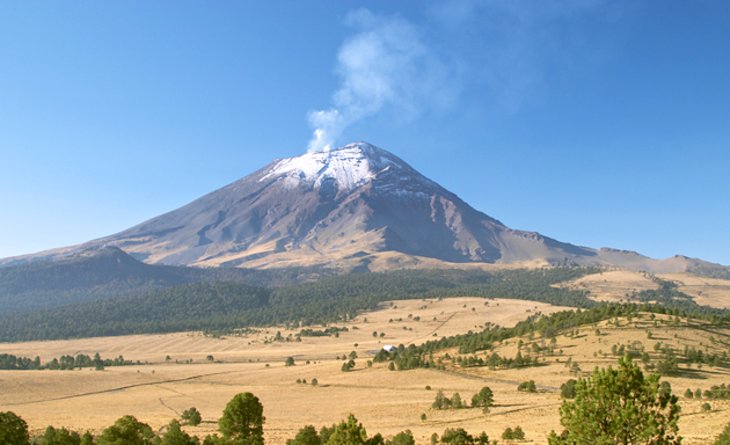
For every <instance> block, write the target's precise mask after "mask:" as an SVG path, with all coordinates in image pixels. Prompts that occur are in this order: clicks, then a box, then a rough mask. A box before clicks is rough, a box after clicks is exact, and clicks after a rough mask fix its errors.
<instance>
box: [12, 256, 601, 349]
mask: <svg viewBox="0 0 730 445" xmlns="http://www.w3.org/2000/svg"><path fill="white" fill-rule="evenodd" d="M595 272H596V270H594V269H586V268H553V269H542V270H512V271H502V272H483V271H463V270H414V271H398V272H388V273H367V274H352V275H344V276H335V277H329V278H324V279H321V280H318V281H315V282H310V283H304V284H298V285H292V286H284V287H269V288H266V287H260V286H250V285H247V284H242V283H237V282H231V281H210V282H200V283H191V284H183V285H178V286H173V287H168V288H164V289H155V290H150V291H147V292H143V293H140V294H136V295H123V296H119V297H116V298H106V299H101V300H96V301H86V302H81V303H75V304H70V305H65V306H61V307H55V308H50V309H42V310H30V311H23V312H16V313H10V314H5V315H0V341H20V340H31V339H54V338H67V337H89V336H100V335H122V334H132V333H152V332H173V331H181V330H225V329H232V328H237V327H245V326H260V325H269V324H275V323H286V322H303V323H304V324H311V323H321V322H331V321H336V320H341V319H346V318H347V317H352V316H354V315H356V314H357V313H359V312H361V311H364V310H368V309H373V308H375V307H376V306H377V305H378V303H381V302H383V301H387V300H392V299H403V298H425V297H450V296H467V295H468V296H484V297H501V298H521V299H528V300H534V301H542V302H546V303H552V304H559V305H566V306H574V307H589V306H592V305H593V304H594V303H593V302H591V301H590V300H588V299H587V298H586V295H585V292H584V291H576V290H566V289H559V288H554V287H552V286H551V284H555V283H559V282H563V281H566V280H570V279H575V278H578V277H580V276H582V275H584V274H588V273H595Z"/></svg>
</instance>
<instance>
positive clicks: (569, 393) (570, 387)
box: [560, 379, 577, 399]
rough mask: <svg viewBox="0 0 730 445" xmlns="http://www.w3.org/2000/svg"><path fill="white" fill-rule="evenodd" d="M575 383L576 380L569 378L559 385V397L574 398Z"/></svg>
mask: <svg viewBox="0 0 730 445" xmlns="http://www.w3.org/2000/svg"><path fill="white" fill-rule="evenodd" d="M576 383H577V380H575V379H570V380H568V381H567V382H565V383H563V384H562V385H560V397H562V398H563V399H574V398H575V384H576Z"/></svg>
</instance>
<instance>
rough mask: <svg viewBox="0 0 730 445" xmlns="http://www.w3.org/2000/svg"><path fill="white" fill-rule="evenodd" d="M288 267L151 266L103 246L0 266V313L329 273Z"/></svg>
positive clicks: (280, 282)
mask: <svg viewBox="0 0 730 445" xmlns="http://www.w3.org/2000/svg"><path fill="white" fill-rule="evenodd" d="M331 273H332V272H328V271H326V270H315V269H304V268H291V269H280V270H275V271H266V270H253V269H236V268H210V269H202V268H194V267H174V266H157V265H150V264H145V263H143V262H140V261H137V260H136V259H134V258H132V257H131V256H129V255H127V254H126V253H124V252H123V251H122V250H120V249H117V248H115V247H106V248H102V249H98V250H93V251H88V252H85V253H82V254H78V255H74V256H70V257H68V258H64V259H62V260H56V261H37V262H32V263H26V264H21V265H15V266H5V267H0V314H2V313H10V312H19V311H27V310H34V309H48V308H54V307H60V306H65V305H69V304H75V303H80V302H85V301H95V300H102V299H108V298H118V297H120V296H125V295H140V294H145V293H149V292H152V291H155V290H158V289H163V288H167V287H173V286H180V285H183V284H192V283H200V282H220V281H226V282H235V283H244V284H248V285H253V286H265V287H269V286H281V285H285V284H293V283H297V282H301V281H306V280H309V279H313V278H316V277H320V276H323V275H327V274H331Z"/></svg>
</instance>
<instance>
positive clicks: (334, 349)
mask: <svg viewBox="0 0 730 445" xmlns="http://www.w3.org/2000/svg"><path fill="white" fill-rule="evenodd" d="M606 308H608V310H605V309H596V310H595V311H584V313H583V314H582V315H578V316H577V315H576V314H575V313H574V312H572V311H571V312H565V309H566V308H564V307H559V306H553V305H547V304H543V303H536V302H529V301H524V300H505V299H484V298H474V297H466V298H448V299H438V298H431V299H429V298H427V299H412V300H395V301H388V302H383V303H382V304H381V305H380V306H379V307H378V308H376V309H375V310H374V311H371V312H367V313H364V314H362V315H360V316H358V317H355V318H353V319H351V320H348V321H341V322H338V323H334V324H329V325H328V326H323V325H318V326H312V327H311V329H312V330H313V331H320V332H324V331H325V329H326V328H337V334H336V335H335V334H331V335H321V336H319V335H318V336H314V335H304V332H305V331H304V330H303V328H301V327H298V326H288V327H287V326H269V327H263V328H260V329H254V330H239V331H233V332H230V333H228V334H226V335H223V336H213V335H203V334H201V333H196V332H189V333H177V334H165V335H139V336H126V337H107V338H96V339H92V340H89V339H83V340H64V341H50V342H28V343H16V344H0V349H2V350H3V351H7V352H10V353H13V354H16V355H19V356H26V357H28V356H29V357H33V356H35V355H40V356H41V359H42V360H43V361H44V362H46V361H49V360H51V359H52V358H54V357H59V356H61V355H64V354H78V353H84V354H89V355H93V354H94V353H95V352H100V353H101V355H102V356H103V357H117V356H119V355H123V356H124V358H125V359H127V360H131V361H133V362H136V361H137V360H139V361H141V363H142V364H140V365H128V366H115V367H108V368H107V369H105V370H104V371H96V372H94V371H90V370H86V369H84V370H82V371H75V372H74V371H4V374H3V377H4V378H3V379H2V380H1V381H0V392H2V393H3V394H4V395H5V398H4V406H6V407H7V409H11V410H12V411H14V412H16V413H18V414H20V415H21V416H23V418H25V419H26V420H27V421H28V422H29V426H30V428H31V430H32V431H35V432H37V433H42V432H43V428H44V427H45V426H46V425H49V424H51V425H65V426H67V427H69V428H72V429H76V430H82V431H83V430H86V429H90V430H91V431H92V432H95V433H98V432H99V431H100V430H101V429H102V428H105V427H107V426H108V425H110V424H111V423H112V422H114V420H116V419H117V418H119V417H120V416H122V415H125V414H132V415H135V416H136V417H137V418H138V419H140V420H141V421H144V422H147V423H149V424H150V425H151V426H152V427H153V429H155V430H158V429H159V428H161V427H163V426H164V425H166V424H167V423H168V422H169V420H170V419H172V418H179V416H180V413H182V411H183V410H186V409H188V408H190V407H191V406H195V407H197V408H198V409H199V410H200V412H201V414H202V416H203V420H204V422H203V423H201V424H200V425H198V426H195V427H191V426H187V427H185V429H186V430H187V431H188V432H190V433H191V434H196V435H199V436H204V435H206V434H209V433H211V432H213V431H214V430H215V429H216V427H217V423H216V422H217V419H218V417H219V416H220V413H221V411H222V409H223V407H224V406H225V404H226V403H227V402H228V400H230V399H231V397H232V396H233V395H234V394H236V393H238V392H240V391H241V388H245V389H246V390H247V391H251V392H253V393H254V394H256V395H257V396H258V397H260V398H261V401H262V403H263V405H264V413H265V416H266V418H267V421H266V424H265V426H264V431H265V435H266V440H267V443H270V444H274V445H279V444H282V445H283V444H284V443H285V441H286V439H291V438H292V437H294V435H295V434H296V432H297V431H298V429H299V428H301V427H302V426H304V425H307V424H312V425H315V426H316V427H317V428H319V427H321V426H323V425H330V424H332V423H334V422H338V421H340V420H341V419H344V418H346V417H347V415H348V414H350V413H352V414H354V415H355V416H356V417H357V418H358V419H359V420H360V421H362V422H363V423H364V425H365V426H366V428H367V431H368V433H369V434H370V435H373V434H375V433H376V432H380V433H382V434H383V436H384V437H386V438H390V437H392V436H393V435H394V434H395V433H397V432H399V431H403V430H405V429H410V430H411V431H412V432H413V434H414V436H415V438H416V441H417V443H429V441H430V436H431V435H432V434H433V433H436V434H439V435H440V434H442V433H443V432H444V430H445V429H446V428H458V427H461V428H465V429H466V430H467V431H469V432H470V433H472V434H479V433H480V432H481V431H485V432H486V433H487V434H488V435H489V437H490V439H497V440H499V441H500V443H504V441H503V440H501V438H500V436H501V434H502V432H503V431H504V430H505V429H506V428H507V427H510V428H514V427H516V426H520V427H521V428H522V429H523V430H524V432H525V436H526V437H525V440H524V441H522V442H518V443H525V444H544V443H546V436H547V434H549V432H550V431H551V430H559V428H560V423H559V407H560V404H561V403H562V401H563V399H562V398H561V388H560V387H561V385H563V384H564V383H565V382H567V381H568V380H569V379H576V378H578V377H582V376H587V375H588V374H589V373H590V371H591V370H592V368H593V367H594V366H599V367H607V366H615V364H616V360H617V357H618V355H619V354H620V353H621V352H624V353H629V354H634V356H635V357H636V361H637V363H640V364H641V366H642V368H644V367H646V369H647V370H649V369H653V370H655V371H656V370H657V367H658V365H659V363H660V362H662V361H663V360H664V359H665V356H667V355H668V354H674V356H675V357H676V364H677V368H676V372H673V371H672V368H671V367H669V368H666V369H668V370H669V371H670V374H668V375H666V376H663V377H662V379H663V380H666V381H668V382H669V383H670V384H671V387H672V390H673V392H674V393H675V394H676V395H678V396H679V397H680V401H679V402H680V406H681V409H682V410H681V414H682V416H681V418H680V434H681V435H682V436H684V438H685V440H684V441H683V443H685V444H687V445H702V444H707V443H710V441H711V439H712V437H714V436H716V435H717V434H719V432H720V431H721V430H722V429H723V428H724V426H725V424H726V423H727V413H728V410H730V401H728V400H726V399H723V398H722V397H717V396H716V395H719V392H715V393H713V387H719V386H720V385H722V384H726V383H727V381H728V378H730V368H728V362H727V358H726V357H724V356H723V352H726V351H727V348H728V344H729V343H728V342H729V341H730V331H728V327H727V324H724V325H719V324H717V323H713V322H711V321H708V320H704V319H701V318H692V319H688V318H684V317H679V318H678V317H675V316H668V315H664V314H655V313H652V312H643V311H641V310H638V308H635V309H631V310H623V309H621V308H620V307H618V306H614V307H613V309H610V307H606ZM625 309H629V308H625ZM539 314H543V315H546V316H548V317H547V318H545V319H541V318H540V315H539ZM553 314H554V315H553ZM527 317H532V321H533V323H524V322H521V321H522V320H525V318H527ZM540 320H547V321H540ZM535 321H536V322H537V323H535ZM497 326H499V328H497ZM485 327H486V328H487V331H485V332H489V331H492V332H498V330H501V332H503V333H504V335H503V338H502V340H501V341H495V342H493V344H492V345H491V346H490V347H489V348H487V349H481V350H473V352H472V350H469V351H464V352H461V353H460V352H459V344H458V343H453V344H451V345H449V340H448V339H449V338H458V339H460V340H459V342H460V343H463V344H465V345H469V344H473V342H471V340H470V338H471V337H474V336H478V335H480V334H481V333H482V331H484V329H485ZM467 331H472V332H473V334H466V333H467ZM373 332H375V333H377V334H378V335H376V336H374V335H372V334H373ZM381 333H382V336H381V335H380V334H381ZM460 334H461V336H459V335H460ZM465 334H466V335H465ZM553 339H554V340H553ZM428 340H436V341H437V342H436V345H437V346H438V344H439V343H441V345H442V346H438V347H436V348H433V349H432V353H433V357H434V361H435V362H440V365H441V367H429V368H415V369H410V370H402V371H389V362H388V361H387V360H385V361H378V360H376V357H375V353H376V352H377V351H378V350H379V349H380V348H382V346H383V345H385V344H394V345H398V344H403V345H404V346H408V345H414V346H418V345H423V344H424V343H425V342H427V341H428ZM657 345H658V346H657ZM670 350H671V351H672V352H671V353H670V352H667V351H670ZM518 351H520V352H521V354H522V356H523V357H525V358H530V359H531V360H532V359H533V358H535V359H537V362H538V363H537V364H538V366H524V365H523V366H521V367H503V366H495V367H490V366H489V365H488V364H485V365H482V366H480V365H479V364H478V362H477V361H478V359H479V358H481V359H483V360H484V361H485V362H486V361H488V359H489V357H490V356H491V355H493V354H495V353H496V354H498V355H499V356H501V357H507V358H514V357H515V356H516V354H517V352H518ZM614 351H615V352H614ZM698 351H702V356H701V358H700V355H699V354H698ZM352 352H354V354H355V357H356V358H355V359H354V361H355V366H354V368H353V369H352V370H350V371H348V372H345V371H342V365H343V363H344V362H345V361H346V360H344V359H343V357H349V356H350V354H351V353H352ZM447 354H448V356H447ZM645 354H646V356H647V358H643V357H644V355H645ZM208 356H210V357H211V358H212V360H211V359H209V358H208ZM718 356H719V357H720V359H719V360H717V359H716V357H718ZM287 357H292V358H293V359H294V361H295V363H294V366H286V365H285V360H286V358H287ZM472 357H473V358H474V359H471V358H472ZM425 358H426V359H428V354H427V355H426V356H425ZM368 361H372V362H373V363H372V365H370V366H369V365H368ZM396 361H398V360H396ZM645 363H646V364H645ZM662 369H664V368H662ZM313 379H316V380H317V385H313V384H312V380H313ZM530 380H533V381H534V382H535V384H536V391H535V392H528V391H520V390H518V386H519V385H520V383H522V382H527V381H530ZM484 386H489V387H490V388H491V389H492V390H493V392H494V399H495V405H494V406H493V407H492V408H491V409H490V411H489V413H484V412H483V411H482V410H481V409H480V408H471V407H466V408H461V409H434V408H433V406H432V404H433V402H434V400H435V397H436V395H437V392H438V391H439V390H442V391H443V393H444V395H445V397H447V398H449V399H452V398H453V395H454V394H455V393H459V394H460V395H461V398H462V400H464V401H466V402H467V405H468V404H469V402H470V400H471V396H472V395H473V394H476V393H477V392H478V391H479V390H480V389H481V388H482V387H484ZM39 388H43V391H41V392H39V391H38V389H39ZM687 389H690V390H691V391H692V393H693V394H692V397H688V396H686V395H685V393H686V390H687ZM697 390H699V392H700V398H697V397H696V396H695V394H696V393H697ZM333 400H336V401H337V403H333ZM705 403H707V404H708V405H709V407H710V408H709V410H704V409H703V405H704V404H705ZM101 405H103V406H105V407H106V408H105V409H103V410H100V409H98V406H101ZM297 407H305V408H297ZM423 414H425V418H424V417H422V415H423Z"/></svg>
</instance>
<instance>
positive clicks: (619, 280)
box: [556, 270, 730, 309]
mask: <svg viewBox="0 0 730 445" xmlns="http://www.w3.org/2000/svg"><path fill="white" fill-rule="evenodd" d="M657 277H658V278H661V279H663V280H668V281H674V282H675V283H677V285H678V290H679V291H681V292H684V293H686V294H687V295H689V296H691V297H693V299H694V301H695V302H696V303H697V304H700V305H704V306H711V307H716V308H724V309H727V308H730V280H722V279H719V278H708V277H702V276H699V275H694V274H690V273H671V274H659V275H657ZM556 287H566V288H569V289H578V290H587V291H589V292H590V295H589V298H591V299H592V300H595V301H607V302H619V301H629V300H631V298H630V297H631V295H632V294H633V293H637V292H641V291H642V290H648V289H658V288H659V285H658V284H657V283H656V282H654V281H652V280H651V278H650V276H648V275H647V274H644V273H642V272H636V271H630V270H609V271H602V272H599V273H595V274H591V275H586V276H583V277H581V278H578V279H576V280H572V281H568V282H566V283H561V284H559V285H556Z"/></svg>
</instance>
